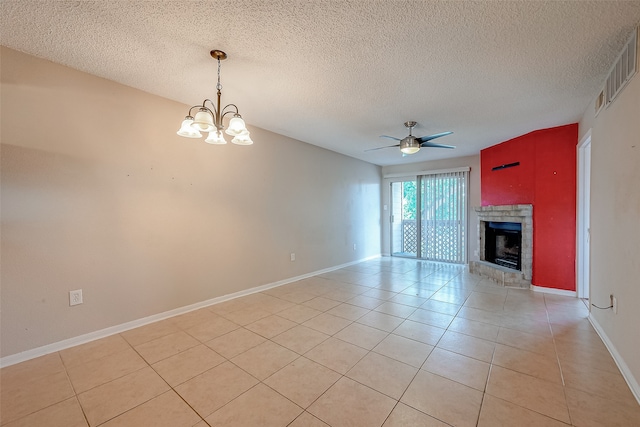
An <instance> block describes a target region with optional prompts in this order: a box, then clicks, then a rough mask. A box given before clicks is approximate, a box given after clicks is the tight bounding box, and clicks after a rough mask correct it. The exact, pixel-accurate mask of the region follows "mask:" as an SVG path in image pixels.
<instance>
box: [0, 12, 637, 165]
mask: <svg viewBox="0 0 640 427" xmlns="http://www.w3.org/2000/svg"><path fill="white" fill-rule="evenodd" d="M0 16H1V17H0V25H1V30H0V31H1V34H0V36H1V38H0V42H1V43H2V44H3V45H5V46H8V47H10V48H13V49H17V50H20V51H23V52H26V53H29V54H32V55H35V56H38V57H42V58H46V59H49V60H51V61H54V62H57V63H60V64H64V65H67V66H69V67H72V68H76V69H78V70H82V71H86V72H88V73H91V74H94V75H97V76H101V77H104V78H107V79H110V80H114V81H116V82H119V83H122V84H125V85H129V86H132V87H135V88H139V89H142V90H144V91H147V92H150V93H154V94H157V95H160V96H163V97H166V98H170V99H174V100H177V101H180V102H183V103H185V104H188V105H195V104H197V103H199V102H201V101H202V99H204V98H205V97H213V96H214V95H215V79H216V75H215V73H216V63H215V61H214V60H213V59H212V58H211V57H210V56H209V51H210V50H211V49H214V48H215V49H221V50H224V51H226V52H227V54H228V55H229V59H227V60H226V61H224V62H223V63H222V84H223V87H224V88H223V99H222V101H223V104H226V103H229V102H233V103H235V104H237V105H238V107H239V108H240V112H241V113H242V115H243V117H244V118H245V120H246V121H247V122H248V123H249V124H250V125H255V126H258V127H261V128H264V129H268V130H270V131H273V132H277V133H280V134H283V135H287V136H290V137H293V138H296V139H299V140H301V141H305V142H308V143H311V144H314V145H318V146H321V147H325V148H327V149H330V150H333V151H337V152H339V153H343V154H346V155H349V156H353V157H356V158H359V159H362V160H365V161H368V162H371V163H376V164H379V165H390V164H400V163H410V162H418V161H425V160H431V159H442V158H446V157H458V156H465V155H472V154H477V153H478V151H479V150H480V149H482V148H484V147H487V146H490V145H493V144H496V143H499V142H501V141H504V140H507V139H509V138H512V137H515V136H518V135H521V134H523V133H527V132H530V131H532V130H535V129H540V128H546V127H551V126H556V125H562V124H566V123H572V122H576V121H578V120H579V119H580V117H581V116H582V114H583V112H584V110H585V108H586V107H587V105H588V104H589V103H590V101H591V100H592V99H593V98H594V97H595V95H596V93H597V92H598V91H599V90H600V89H601V87H602V85H603V83H604V79H605V77H606V74H607V72H608V70H609V68H610V67H611V65H612V64H613V62H614V60H615V58H616V57H617V54H618V52H619V50H620V49H621V48H622V46H623V45H624V43H625V41H626V40H627V38H628V37H629V35H630V34H631V31H632V29H633V28H634V27H635V26H636V25H638V23H639V22H640V1H628V2H623V1H567V2H561V1H505V2H500V1H486V2H485V1H479V2H478V1H474V2H471V1H375V0H361V1H320V0H318V1H313V0H309V1H303V0H297V1H285V0H277V1H265V0H250V1H242V0H233V1H174V2H159V1H113V0H112V1H37V2H36V1H7V0H2V1H1V3H0ZM181 119H182V117H176V129H177V128H178V126H179V123H180V121H181ZM407 120H416V121H418V122H419V125H418V127H416V129H415V131H414V134H415V135H416V136H423V135H428V134H433V133H439V132H443V131H453V132H454V134H453V135H450V136H447V137H444V138H442V139H439V140H437V142H441V143H443V144H450V145H455V146H457V148H456V149H455V150H445V149H438V148H431V149H423V150H421V151H420V152H419V153H417V154H415V155H412V156H407V157H404V158H403V157H402V156H401V155H400V152H399V150H398V149H387V150H378V151H373V152H365V150H366V149H369V148H375V147H381V146H384V145H390V144H389V143H390V142H391V143H393V141H391V140H388V139H383V138H379V135H381V134H387V135H394V136H397V137H404V136H405V135H406V134H407V130H406V129H405V128H404V126H403V122H405V121H407ZM255 142H256V144H259V143H260V141H259V140H256V141H255Z"/></svg>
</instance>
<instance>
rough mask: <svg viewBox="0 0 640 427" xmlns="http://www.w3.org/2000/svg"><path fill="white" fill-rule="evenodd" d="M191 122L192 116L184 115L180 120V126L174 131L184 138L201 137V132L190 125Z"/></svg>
mask: <svg viewBox="0 0 640 427" xmlns="http://www.w3.org/2000/svg"><path fill="white" fill-rule="evenodd" d="M192 123H193V117H191V116H187V117H185V119H184V120H183V121H182V126H180V129H179V130H178V132H176V133H177V134H178V135H180V136H184V137H185V138H202V134H201V133H200V132H198V131H197V130H196V129H194V128H193V127H191V124H192Z"/></svg>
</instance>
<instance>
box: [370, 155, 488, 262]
mask: <svg viewBox="0 0 640 427" xmlns="http://www.w3.org/2000/svg"><path fill="white" fill-rule="evenodd" d="M459 167H470V168H471V171H470V172H469V200H468V202H469V204H468V213H467V230H468V233H467V236H468V242H467V260H468V261H477V260H478V259H479V258H478V217H477V215H476V212H475V211H474V210H473V208H474V207H476V206H480V201H481V199H480V155H477V156H467V157H457V158H453V159H443V160H433V161H427V162H420V163H411V164H405V165H395V166H385V167H383V168H382V174H383V176H385V175H389V174H393V175H397V174H401V175H405V174H406V176H407V177H412V176H413V177H415V176H416V173H417V172H419V171H436V170H446V169H455V168H459ZM394 179H395V178H394ZM390 182H391V179H388V178H385V179H383V182H382V204H383V205H387V206H390ZM382 213H383V216H382V253H383V254H385V255H389V254H390V248H391V242H390V240H389V236H390V232H389V226H390V222H389V220H390V217H389V215H390V214H391V212H390V210H388V209H387V211H384V210H383V211H382Z"/></svg>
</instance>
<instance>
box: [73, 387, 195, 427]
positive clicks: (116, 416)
mask: <svg viewBox="0 0 640 427" xmlns="http://www.w3.org/2000/svg"><path fill="white" fill-rule="evenodd" d="M167 385H168V384H167ZM169 387H171V386H169ZM171 392H173V393H174V394H176V395H177V396H178V397H179V398H180V399H181V400H182V401H183V402H184V403H186V404H187V405H188V406H189V408H191V410H192V411H193V412H194V413H195V414H196V415H197V416H198V417H200V421H204V418H202V417H201V416H200V414H199V413H198V412H197V411H196V410H195V409H194V408H193V407H191V405H189V402H187V401H185V400H184V399H183V398H182V396H181V395H180V393H178V392H177V391H175V390H174V389H173V388H170V389H169V390H166V391H164V392H162V393H160V394H158V395H156V396H153V397H152V398H151V399H149V400H147V401H145V402H142V403H140V404H138V405H136V406H134V407H132V408H129V409H127V410H126V411H124V412H120V413H119V414H118V415H115V416H113V417H111V418H109V419H107V420H104V421H102V422H101V423H100V424H96V425H95V427H100V426H103V425H105V424H106V423H108V422H109V421H112V420H114V419H116V418H118V417H120V416H122V415H124V414H126V413H128V412H131V411H133V410H134V409H137V408H138V407H140V406H142V405H145V404H147V403H149V402H151V401H152V400H153V399H156V398H158V397H160V396H162V395H164V394H167V393H171ZM80 407H81V409H82V412H83V414H84V408H82V405H80ZM84 415H85V421H86V422H87V426H91V423H90V422H89V419H88V418H87V417H86V414H84ZM200 421H198V422H200ZM92 427H94V426H92Z"/></svg>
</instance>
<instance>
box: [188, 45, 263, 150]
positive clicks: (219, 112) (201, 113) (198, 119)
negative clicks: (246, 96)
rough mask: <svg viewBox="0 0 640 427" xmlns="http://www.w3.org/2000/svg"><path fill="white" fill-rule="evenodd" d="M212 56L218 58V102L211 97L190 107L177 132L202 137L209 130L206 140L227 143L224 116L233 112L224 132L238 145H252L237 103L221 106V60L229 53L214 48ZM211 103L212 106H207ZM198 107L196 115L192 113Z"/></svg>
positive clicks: (211, 142)
mask: <svg viewBox="0 0 640 427" xmlns="http://www.w3.org/2000/svg"><path fill="white" fill-rule="evenodd" d="M211 56H212V57H213V58H214V59H217V60H218V84H217V85H216V89H217V90H218V93H217V102H216V103H215V104H214V102H213V101H212V100H210V99H208V98H207V99H205V100H204V101H202V104H201V105H194V106H193V107H191V108H190V109H189V113H188V114H187V116H186V117H185V118H184V120H183V121H182V125H181V126H180V129H179V130H178V132H177V134H178V135H180V136H184V137H185V138H202V133H201V132H209V136H207V138H206V139H205V140H204V142H208V143H209V144H226V143H227V141H226V140H225V139H224V134H223V132H222V131H223V130H224V129H225V128H224V123H223V120H224V117H225V116H226V115H227V114H233V117H232V118H231V120H229V126H228V127H227V129H226V130H224V133H226V134H227V135H230V136H233V139H232V140H231V142H232V143H234V144H238V145H251V144H253V141H252V140H251V137H250V136H249V131H248V130H247V127H246V125H245V124H244V120H242V116H240V113H239V112H238V107H236V105H235V104H228V105H226V106H225V107H224V108H222V109H221V108H220V97H221V96H222V85H221V84H220V61H223V60H225V59H227V54H226V53H224V52H223V51H221V50H212V51H211ZM207 103H209V105H210V106H207ZM195 109H197V113H196V114H195V116H194V115H193V114H192V113H193V111H194V110H195Z"/></svg>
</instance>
